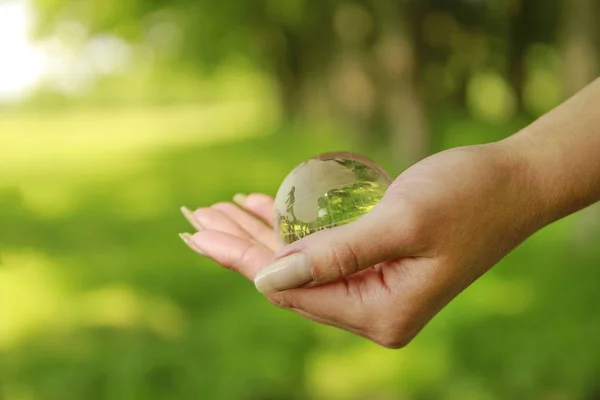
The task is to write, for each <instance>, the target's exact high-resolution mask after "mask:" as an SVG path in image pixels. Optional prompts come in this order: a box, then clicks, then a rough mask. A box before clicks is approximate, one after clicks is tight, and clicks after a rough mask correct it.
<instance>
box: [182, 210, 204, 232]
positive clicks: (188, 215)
mask: <svg viewBox="0 0 600 400" xmlns="http://www.w3.org/2000/svg"><path fill="white" fill-rule="evenodd" d="M180 210H181V213H182V214H183V216H184V217H185V219H187V220H188V222H189V223H190V224H191V225H192V226H193V227H194V228H196V230H197V231H201V230H202V229H204V227H203V226H202V224H201V223H200V222H198V220H197V219H196V217H195V216H194V213H193V212H191V211H190V209H189V208H187V207H186V206H182V207H181V208H180Z"/></svg>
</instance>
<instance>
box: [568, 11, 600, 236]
mask: <svg viewBox="0 0 600 400" xmlns="http://www.w3.org/2000/svg"><path fill="white" fill-rule="evenodd" d="M563 6H564V9H563V10H562V11H563V12H562V16H563V21H562V26H561V30H562V31H561V43H560V44H561V53H562V74H563V82H564V86H563V88H564V93H565V95H566V96H571V95H573V94H575V93H576V92H578V91H579V90H581V89H583V88H584V87H585V86H586V85H588V84H589V83H590V82H591V81H593V80H594V79H595V78H596V77H597V76H598V73H599V72H600V71H599V56H598V46H597V32H596V29H597V24H598V21H597V16H598V15H599V14H600V6H599V5H598V2H597V0H569V1H565V2H564V3H563ZM599 226H600V203H599V204H595V205H593V206H591V207H589V208H587V209H586V210H583V211H582V212H580V213H579V215H578V224H577V227H576V232H575V236H576V239H577V240H580V241H588V240H593V236H594V235H595V234H596V233H598V231H599V230H600V229H599V228H598V227H599Z"/></svg>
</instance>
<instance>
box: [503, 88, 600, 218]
mask: <svg viewBox="0 0 600 400" xmlns="http://www.w3.org/2000/svg"><path fill="white" fill-rule="evenodd" d="M504 142H505V143H506V144H508V145H509V147H511V148H512V149H515V150H516V152H517V153H519V155H520V157H521V159H523V160H524V163H525V165H526V166H525V168H524V170H526V171H527V172H526V173H527V179H526V183H525V185H526V186H527V187H524V188H523V189H524V191H527V192H529V193H531V196H532V197H531V199H532V202H533V203H534V204H535V207H536V209H537V211H538V214H539V215H540V218H541V219H542V221H541V222H542V223H543V224H546V223H550V222H553V221H555V220H557V219H560V218H562V217H564V216H566V215H569V214H571V213H574V212H575V211H578V210H580V209H582V208H584V207H587V206H589V205H591V204H593V203H595V202H597V201H599V200H600V79H596V81H594V82H593V83H592V84H590V85H589V86H588V87H586V88H585V89H584V90H582V91H581V92H579V93H578V94H576V95H575V96H573V97H572V98H570V99H569V100H567V101H566V102H565V103H563V104H562V105H560V106H559V107H557V108H556V109H554V110H552V111H551V112H549V113H548V114H546V115H545V116H543V117H542V118H540V119H538V120H537V121H536V122H534V123H533V124H531V125H529V126H528V127H526V128H525V129H523V130H522V131H520V132H519V133H517V134H515V135H513V136H511V137H509V138H507V139H506V140H505V141H504Z"/></svg>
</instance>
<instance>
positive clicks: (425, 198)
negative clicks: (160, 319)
mask: <svg viewBox="0 0 600 400" xmlns="http://www.w3.org/2000/svg"><path fill="white" fill-rule="evenodd" d="M530 184H531V181H530V178H529V171H528V166H527V164H526V163H525V162H524V160H523V159H522V158H520V157H519V156H518V155H517V152H515V151H513V149H512V148H511V147H510V145H508V144H506V143H504V142H499V143H494V144H487V145H481V146H472V147H464V148H457V149H452V150H448V151H445V152H442V153H439V154H436V155H434V156H431V157H429V158H427V159H425V160H423V161H421V162H419V163H418V164H416V165H414V166H413V167H411V168H410V169H408V170H406V171H405V172H404V173H403V174H401V175H400V176H399V177H398V178H397V179H396V180H395V181H394V182H393V183H392V185H391V186H390V188H389V189H388V191H387V193H386V194H385V196H384V197H383V198H382V200H381V201H380V203H379V204H378V205H377V206H376V207H375V208H374V209H373V210H372V211H371V212H369V213H368V214H366V215H365V216H363V217H361V218H360V219H358V220H357V221H355V222H352V223H350V224H347V225H344V226H340V227H336V228H333V229H329V230H325V231H320V232H317V233H315V234H312V235H310V236H308V237H306V238H304V239H302V240H299V241H297V242H295V243H293V244H291V245H289V246H286V247H285V248H280V247H279V245H278V242H277V240H276V237H275V233H274V230H273V227H272V223H273V221H272V218H273V200H272V199H271V198H270V197H268V196H266V195H263V194H252V195H249V196H247V197H243V196H242V197H238V198H237V202H238V203H239V204H240V205H241V207H239V206H237V205H235V204H233V203H218V204H215V205H213V206H211V207H208V208H200V209H198V210H196V211H194V212H190V211H188V210H187V209H184V210H183V211H184V214H186V216H187V217H188V219H189V220H190V222H191V223H192V224H193V225H194V226H195V227H196V228H197V229H198V232H197V233H195V234H194V235H189V234H184V235H183V236H182V237H183V238H184V240H185V241H186V242H187V243H188V244H189V245H190V247H192V249H194V250H196V251H198V252H199V253H201V254H204V255H206V256H208V257H210V258H212V259H214V260H215V261H216V262H218V263H219V264H221V265H223V266H224V267H227V268H230V269H233V270H235V271H237V272H239V273H241V274H242V275H244V276H246V277H247V278H248V279H250V280H253V281H254V282H255V284H256V287H257V288H258V290H260V291H261V292H262V293H264V294H265V295H266V296H267V297H268V298H269V300H270V301H271V302H273V303H274V304H275V305H277V306H279V307H282V308H286V309H290V310H293V311H295V312H297V313H298V314H300V315H302V316H304V317H307V318H309V319H312V320H314V321H317V322H320V323H323V324H327V325H333V326H336V327H339V328H342V329H346V330H348V331H351V332H354V333H356V334H359V335H362V336H364V337H367V338H369V339H371V340H373V341H375V342H377V343H379V344H381V345H383V346H386V347H390V348H399V347H402V346H404V345H406V344H407V343H408V342H409V341H410V340H411V339H412V338H413V337H414V335H415V334H416V333H417V332H419V331H420V330H421V328H422V327H423V326H424V325H425V324H426V323H427V322H428V321H429V320H430V319H431V318H432V317H433V316H434V315H435V314H436V313H437V312H438V311H439V310H440V309H441V308H442V307H444V306H445V305H446V304H447V303H448V302H449V301H450V300H451V299H453V298H454V297H455V296H456V295H457V294H458V293H460V292H461V291H462V290H463V289H465V288H466V287H467V286H468V285H469V284H470V283H471V282H473V281H474V280H475V279H477V278H478V277H479V276H480V275H482V274H483V273H484V272H486V271H487V270H488V269H489V268H491V267H492V266H493V265H494V264H496V263H497V262H498V261H499V260H500V259H501V258H502V257H503V256H504V255H506V254H507V253H508V252H509V251H510V250H511V249H513V248H514V247H515V246H516V245H518V244H519V243H520V242H521V241H523V240H524V239H525V238H526V237H527V236H529V235H530V234H531V233H533V232H534V231H536V230H537V229H539V228H540V227H541V225H542V224H543V219H542V217H541V214H540V213H538V210H539V207H538V202H537V200H536V199H535V196H532V195H528V193H531V191H530V190H527V187H528V185H530ZM269 264H270V265H269Z"/></svg>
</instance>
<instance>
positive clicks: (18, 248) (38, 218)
mask: <svg viewBox="0 0 600 400" xmlns="http://www.w3.org/2000/svg"><path fill="white" fill-rule="evenodd" d="M233 112H234V111H233V110H230V111H229V112H228V113H225V115H229V114H231V113H233ZM80 113H81V111H77V112H74V113H73V114H70V115H69V114H66V115H64V116H62V117H61V118H62V119H57V118H56V117H55V116H54V115H53V114H51V113H50V114H47V115H41V116H40V115H38V118H41V120H40V121H39V123H40V124H42V125H43V126H44V127H45V131H44V134H46V135H49V136H48V137H53V138H62V139H61V140H58V141H57V140H55V141H53V142H44V141H43V140H42V139H43V138H42V137H41V136H40V137H39V138H38V139H36V141H38V142H39V145H38V144H36V142H35V141H34V142H32V141H31V140H30V139H31V138H35V137H36V134H38V133H36V129H37V128H36V127H35V126H34V125H31V122H30V119H31V117H30V116H29V114H21V115H15V116H5V117H4V119H3V120H1V121H0V130H1V131H2V132H9V131H12V130H14V129H13V127H15V126H21V127H22V128H21V129H22V130H21V133H22V134H23V135H22V136H19V135H12V136H5V138H6V139H9V140H10V146H11V149H12V150H11V152H12V153H14V154H12V155H9V154H8V153H6V152H4V153H3V154H2V156H3V157H2V158H3V159H4V160H8V161H10V165H11V166H12V168H3V170H4V171H5V172H6V173H5V174H4V175H3V177H2V178H0V225H1V226H2V227H3V229H2V233H0V238H1V240H0V251H1V252H2V265H1V266H0V293H2V299H3V300H2V304H1V306H0V322H1V324H0V326H1V327H2V329H0V394H2V396H3V398H6V399H7V400H18V399H23V398H35V399H40V400H50V399H61V400H62V399H72V400H79V399H82V400H83V399H85V400H93V399H116V398H122V399H144V400H150V399H172V398H178V399H197V398H207V399H215V400H217V399H224V400H229V399H242V400H243V399H252V400H255V399H264V400H266V399H273V400H275V399H324V400H325V399H327V400H329V399H344V400H346V399H348V400H352V399H356V400H358V399H362V398H365V397H367V396H372V397H373V396H374V397H375V398H378V397H377V396H380V398H386V399H387V398H391V399H396V398H407V399H415V400H420V399H434V398H435V399H437V398H444V399H446V398H447V399H461V400H465V399H474V400H475V399H484V398H485V399H498V400H500V399H506V398H520V397H523V398H530V399H540V400H541V399H547V398H550V397H551V396H562V397H563V398H569V399H571V398H585V397H584V396H586V395H590V394H591V393H592V392H593V391H594V390H597V380H596V378H597V376H598V371H599V368H600V364H598V358H597V357H596V354H598V352H599V351H600V347H599V345H600V343H599V342H598V340H597V338H598V337H600V330H599V329H600V321H599V316H598V313H597V312H596V310H597V304H599V302H600V298H599V295H598V293H599V292H598V290H597V282H598V279H600V270H598V268H597V266H598V263H599V262H600V253H599V252H598V247H597V246H596V245H595V244H596V243H597V242H596V241H595V240H597V237H598V235H597V233H594V232H590V231H588V232H587V233H586V235H585V239H577V238H576V237H575V236H574V234H575V233H577V232H578V231H580V230H581V229H583V228H581V227H580V224H579V222H578V221H579V220H578V219H577V218H569V219H567V220H564V221H562V222H561V223H559V224H557V225H555V226H553V227H551V228H549V229H546V230H544V231H543V232H540V233H539V234H537V235H535V236H534V237H533V238H531V239H530V240H529V241H527V242H526V243H525V244H524V245H523V246H521V247H520V248H518V249H517V250H516V251H515V252H514V253H513V254H511V255H510V256H509V257H507V258H506V259H505V260H504V261H503V262H502V263H501V265H499V266H498V267H497V268H496V269H495V270H494V271H492V272H491V273H490V274H488V275H486V276H485V277H484V278H482V279H481V280H480V281H478V282H477V283H476V284H475V285H473V286H472V287H471V288H469V289H468V290H467V291H465V292H464V293H463V294H462V295H461V296H459V297H458V298H457V299H456V300H455V301H454V302H453V303H452V304H451V305H450V306H449V307H448V308H447V309H446V310H444V311H442V312H441V313H440V315H438V316H437V317H436V318H435V319H434V320H433V321H432V322H431V323H430V325H429V326H427V327H426V328H425V330H424V331H423V332H422V334H421V335H419V336H418V337H417V338H416V339H415V341H414V342H413V343H412V344H411V345H409V346H408V347H407V348H406V349H403V350H400V351H390V350H386V349H381V348H378V347H377V346H375V345H371V344H370V343H368V342H366V341H365V340H363V339H360V338H356V337H354V336H352V335H350V334H347V333H344V332H341V331H338V330H336V329H334V328H329V327H322V326H318V325H316V324H315V323H312V322H309V321H306V320H304V319H302V318H301V317H299V316H296V315H294V314H292V313H290V312H286V311H283V310H278V309H276V308H274V307H273V306H272V305H271V304H270V303H268V302H267V301H265V300H264V299H263V298H262V297H261V296H260V295H259V294H258V293H257V292H256V291H255V290H254V288H253V285H252V284H251V283H250V282H248V281H246V280H245V279H243V278H241V277H240V276H238V275H237V274H234V273H232V272H230V271H226V270H222V269H221V268H219V267H218V266H217V265H215V264H214V263H213V262H211V261H209V260H206V259H202V258H200V257H199V256H197V255H195V254H194V253H192V252H191V251H189V249H187V248H186V247H185V246H184V244H183V243H181V242H180V240H179V238H178V237H177V233H178V232H180V231H185V230H188V229H190V227H189V226H187V224H186V222H185V221H184V219H183V218H182V216H181V215H180V214H179V211H178V207H179V206H180V205H181V204H186V205H188V206H190V207H198V206H203V205H208V204H211V203H213V202H217V201H223V200H226V199H228V198H231V196H232V195H233V194H234V193H237V192H251V191H262V192H266V193H271V194H274V193H275V191H276V190H277V188H278V186H279V184H280V182H281V180H282V179H283V178H284V176H285V175H286V173H287V171H290V170H291V169H292V168H294V167H295V166H296V165H297V164H298V163H299V162H301V161H303V160H305V159H308V158H309V157H312V156H315V155H316V154H318V153H323V152H330V151H336V150H347V151H357V150H360V148H359V146H358V144H356V143H353V142H349V141H348V140H347V139H344V138H343V137H341V138H340V137H335V136H332V135H327V134H324V133H323V132H322V131H314V132H313V133H312V134H309V133H308V132H309V131H311V130H313V129H306V130H305V131H304V134H291V133H290V132H289V131H288V132H286V133H285V134H279V135H271V134H269V132H267V131H265V128H264V127H263V128H260V129H259V130H254V128H253V130H251V131H248V130H247V129H246V130H242V131H241V132H240V131H236V134H237V136H233V137H231V138H232V139H234V140H231V139H226V138H227V137H228V135H230V134H226V132H227V131H226V130H225V127H224V126H221V125H220V124H223V123H224V121H226V118H223V117H222V116H219V115H216V116H213V117H214V118H216V119H217V120H218V121H220V123H219V124H215V123H212V124H211V123H210V117H209V116H211V115H213V114H215V112H214V110H213V112H211V113H208V114H198V113H189V112H188V111H187V110H186V109H183V110H181V112H179V111H177V112H176V110H170V111H169V112H168V113H164V114H163V115H164V118H166V120H165V121H166V122H169V121H170V123H165V124H159V123H158V122H157V121H158V120H152V124H153V125H155V126H156V128H157V130H155V131H154V133H153V134H150V133H149V132H150V131H142V133H140V134H141V136H140V137H139V138H135V140H134V137H129V136H130V135H131V131H130V128H129V127H130V126H131V125H130V122H126V121H127V119H126V117H125V115H124V114H125V112H124V111H123V112H122V114H120V115H115V113H114V111H110V110H107V111H98V112H97V113H96V114H88V117H87V118H82V116H81V115H80ZM151 114H152V115H154V116H155V115H158V114H159V110H153V111H152V113H151ZM236 114H237V115H238V116H239V115H240V113H239V111H238V112H237V113H236ZM197 115H204V116H203V117H202V118H201V119H199V117H198V116H197ZM128 118H129V117H128ZM132 118H133V117H132ZM136 118H137V117H136ZM148 118H150V116H149V115H148ZM113 119H116V120H117V121H118V122H119V123H117V124H115V123H114V121H113ZM93 121H96V124H100V125H103V126H106V127H109V130H110V133H112V135H113V136H106V138H107V140H109V142H108V144H109V146H108V147H101V143H102V141H98V140H97V136H98V133H96V132H95V131H93V130H90V128H91V126H92V125H93ZM250 121H251V120H250V119H249V120H247V121H245V122H244V124H245V125H246V126H251V125H252V124H251V123H250ZM445 121H446V122H445V125H444V126H451V125H452V126H453V125H456V126H461V127H463V133H464V135H465V136H463V137H462V138H458V137H457V138H456V140H458V141H463V143H462V144H467V143H466V142H468V141H469V140H470V141H471V142H472V143H474V142H475V141H485V136H484V134H485V133H486V132H490V129H489V126H486V125H484V124H481V123H476V122H473V121H467V120H463V119H460V118H455V119H451V118H450V117H446V119H445ZM194 124H197V125H194ZM207 125H210V126H211V127H212V128H211V131H212V134H213V135H215V136H214V138H211V137H208V136H206V134H196V135H195V136H194V137H192V138H191V141H188V142H181V143H179V142H171V141H169V140H170V139H169V138H171V137H181V138H183V137H184V135H183V133H185V131H184V130H182V127H185V126H187V127H188V129H192V130H195V131H196V132H203V129H202V127H203V126H207ZM119 126H121V128H119ZM65 127H69V129H70V132H77V133H78V135H75V136H68V135H67V136H65V132H63V131H64V129H65ZM465 127H468V129H469V130H470V131H469V132H466V131H464V129H466V128H465ZM174 128H175V129H176V130H173V129H174ZM442 128H443V127H442V126H440V128H439V129H442ZM25 129H32V130H25ZM229 129H231V128H229ZM296 129H299V128H296ZM436 129H437V128H436ZM496 129H498V128H496ZM509 129H512V128H509V127H507V128H506V130H505V131H504V134H507V133H508V132H509ZM443 132H444V131H443V130H442V131H440V132H438V134H439V135H441V136H445V135H444V133H443ZM448 132H450V133H449V134H450V136H445V143H447V144H448V145H453V144H457V142H456V141H453V140H454V139H453V137H454V136H452V135H453V134H452V133H451V131H448ZM66 133H68V132H66ZM255 133H257V134H258V135H255ZM296 133H297V132H296ZM501 133H502V132H497V134H498V135H500V134H501ZM107 135H108V133H107ZM74 138H78V139H77V140H78V142H77V143H76V142H75V141H73V140H74ZM465 138H470V139H465ZM215 140H218V141H217V142H215ZM219 141H220V142H219ZM75 145H77V147H76V148H77V151H73V150H70V151H67V152H64V156H63V157H62V159H61V160H58V159H57V158H56V157H52V154H56V153H57V152H59V151H61V149H62V148H63V146H70V148H71V149H73V148H75V147H74V146H75ZM37 146H40V147H39V150H43V152H40V153H39V154H38V153H36V151H38V147H37ZM290 148H293V149H294V152H293V155H292V156H290V154H291V153H290V152H289V149H290ZM18 149H22V150H20V151H19V150H18ZM35 154H37V155H35ZM30 155H35V157H33V156H32V158H28V157H29V156H30ZM366 155H367V156H371V157H372V158H374V159H376V160H377V161H380V162H381V163H382V164H383V165H384V166H386V165H387V164H388V163H389V160H386V159H382V158H381V157H377V156H376V154H375V153H369V154H366ZM48 157H49V158H48ZM48 160H53V161H52V162H49V161H48ZM334 203H335V202H334ZM594 238H596V239H594Z"/></svg>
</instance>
